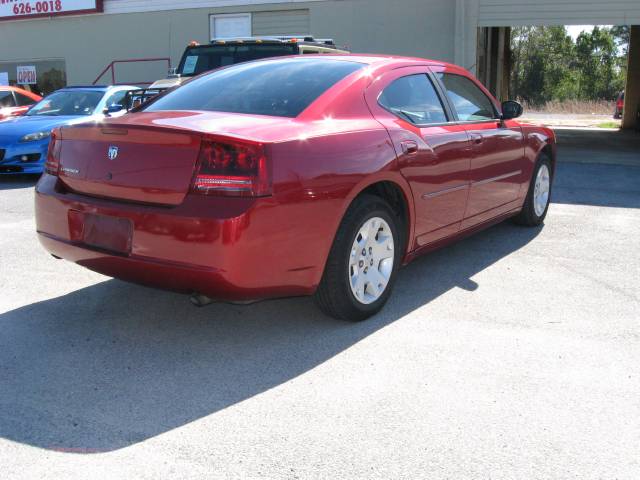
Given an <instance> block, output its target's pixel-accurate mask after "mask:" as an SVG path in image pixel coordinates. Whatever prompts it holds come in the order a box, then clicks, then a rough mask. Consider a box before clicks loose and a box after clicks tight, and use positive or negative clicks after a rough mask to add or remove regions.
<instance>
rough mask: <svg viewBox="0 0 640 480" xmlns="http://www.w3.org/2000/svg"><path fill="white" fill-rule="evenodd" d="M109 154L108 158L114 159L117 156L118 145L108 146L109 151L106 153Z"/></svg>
mask: <svg viewBox="0 0 640 480" xmlns="http://www.w3.org/2000/svg"><path fill="white" fill-rule="evenodd" d="M107 155H108V156H109V160H115V159H116V158H118V147H113V146H111V147H109V152H108V153H107Z"/></svg>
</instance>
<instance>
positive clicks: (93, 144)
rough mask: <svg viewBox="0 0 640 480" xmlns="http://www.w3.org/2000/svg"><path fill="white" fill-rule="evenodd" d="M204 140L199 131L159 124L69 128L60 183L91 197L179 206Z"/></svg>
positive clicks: (63, 144) (65, 134)
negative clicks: (180, 129)
mask: <svg viewBox="0 0 640 480" xmlns="http://www.w3.org/2000/svg"><path fill="white" fill-rule="evenodd" d="M200 142H201V135H200V134H198V133H197V132H196V133H193V132H187V131H179V130H176V129H172V128H167V127H162V126H157V125H156V126H148V125H118V124H109V125H107V124H102V125H100V124H92V125H83V126H78V127H73V128H64V129H63V130H62V141H61V153H60V170H59V176H60V180H61V181H62V182H63V184H64V185H65V186H66V187H67V188H69V189H70V190H71V191H74V192H77V193H82V194H86V195H92V196H97V197H105V198H114V199H119V200H124V201H132V202H141V203H150V204H162V205H178V204H180V203H181V202H182V201H183V200H184V197H185V195H186V194H187V192H188V191H189V187H190V185H191V180H192V177H193V172H194V166H195V163H196V161H197V158H198V152H199V148H200Z"/></svg>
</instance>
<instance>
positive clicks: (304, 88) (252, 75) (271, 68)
mask: <svg viewBox="0 0 640 480" xmlns="http://www.w3.org/2000/svg"><path fill="white" fill-rule="evenodd" d="M363 66H364V65H363V64H361V63H356V62H352V61H344V60H329V59H320V58H312V57H306V58H302V57H300V58H299V59H286V60H269V61H262V62H252V63H246V64H241V65H234V66H232V67H229V68H225V69H221V70H216V71H214V72H211V73H209V74H208V75H205V76H203V77H199V78H196V79H194V80H192V81H190V82H188V83H185V84H184V85H183V86H181V87H180V88H178V89H176V90H173V91H170V92H169V93H167V94H166V95H164V96H161V97H159V98H158V99H157V100H155V101H152V102H151V103H150V104H149V105H148V106H147V107H146V108H144V111H147V112H157V111H165V110H200V111H202V110H204V111H212V112H229V113H245V114H254V115H270V116H277V117H297V116H298V115H299V114H300V113H302V111H303V110H305V109H306V108H307V107H308V106H309V105H311V104H312V103H313V102H314V101H315V100H316V99H317V98H318V97H319V96H320V95H322V94H323V93H324V92H325V91H327V90H328V89H329V88H331V87H332V86H333V85H335V84H336V83H337V82H339V81H340V80H342V79H343V78H345V77H347V76H348V75H350V74H352V73H354V72H356V71H357V70H359V69H361V68H362V67H363Z"/></svg>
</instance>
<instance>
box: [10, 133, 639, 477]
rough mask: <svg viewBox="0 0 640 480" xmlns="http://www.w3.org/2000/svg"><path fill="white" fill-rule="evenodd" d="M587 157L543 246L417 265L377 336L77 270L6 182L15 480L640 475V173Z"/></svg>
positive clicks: (28, 201) (570, 169)
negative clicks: (44, 245)
mask: <svg viewBox="0 0 640 480" xmlns="http://www.w3.org/2000/svg"><path fill="white" fill-rule="evenodd" d="M574 140H575V139H574ZM631 141H637V139H635V140H634V139H632V140H631ZM579 143H580V142H578V144H579ZM639 143H640V142H639ZM636 145H637V144H636ZM567 148H568V150H567V153H566V155H567V157H566V158H564V160H571V161H570V162H562V163H560V165H559V168H558V175H557V179H556V185H555V190H554V198H553V201H554V203H553V204H552V206H551V209H550V214H549V216H548V218H547V221H546V225H545V226H544V228H540V229H533V230H531V229H526V228H521V227H518V226H515V225H512V224H510V223H505V224H502V225H498V226H496V227H494V228H492V229H490V230H488V231H485V232H483V233H480V234H478V235H476V236H474V237H472V238H470V239H468V240H465V241H463V242H461V243H458V244H457V245H455V246H452V247H449V248H446V249H443V250H440V251H438V252H436V253H434V254H431V255H429V256H427V257H425V258H422V259H420V260H418V261H416V262H414V263H412V264H411V265H409V266H408V267H407V268H405V269H404V270H403V271H402V272H401V274H400V277H399V281H398V283H397V286H396V289H395V293H394V295H393V297H392V299H391V301H390V303H389V304H388V306H387V307H386V308H385V309H384V311H383V312H382V313H381V314H380V315H378V316H377V317H375V318H373V319H371V320H370V321H367V322H364V323H361V324H348V323H342V322H339V321H334V320H332V319H329V318H327V317H324V316H323V315H322V314H321V313H319V311H318V310H317V309H316V308H315V306H314V304H313V301H312V300H311V299H307V298H299V299H285V300H277V301H270V302H263V303H259V304H255V305H251V306H245V307H243V306H232V305H225V304H215V305H211V306H209V307H207V308H203V309H197V308H195V307H193V306H191V305H190V304H189V302H188V299H187V298H186V297H184V296H181V295H176V294H172V293H166V292H160V291H155V290H151V289H147V288H143V287H139V286H135V285H130V284H126V283H123V282H120V281H117V280H112V279H109V278H107V277H103V276H101V275H98V274H94V273H92V272H89V271H87V270H84V269H82V268H81V267H78V266H75V265H73V264H71V263H68V262H63V261H57V260H55V259H53V258H52V257H50V256H48V255H47V254H46V253H45V252H44V250H43V249H41V248H40V247H39V245H38V243H37V240H36V238H35V234H34V219H33V201H32V197H33V181H29V180H24V179H19V180H6V179H0V247H1V248H0V284H1V285H0V286H1V291H2V295H1V296H0V478H3V479H13V478H25V479H34V478H51V479H60V478H78V479H84V478H142V479H157V478H162V477H165V478H201V477H203V476H205V475H206V476H208V478H262V477H263V478H412V479H413V478H429V479H439V478H443V479H444V478H451V479H489V478H490V479H516V478H522V479H533V478H562V479H564V478H580V479H629V480H636V479H638V478H640V455H639V447H638V446H639V445H640V321H639V320H640V249H639V246H640V240H639V238H640V159H638V163H637V166H633V165H632V164H630V163H629V161H628V159H629V158H630V157H629V155H628V152H627V151H626V150H625V152H624V155H621V156H620V158H622V157H624V161H623V162H621V163H625V165H602V164H580V163H573V162H574V161H585V162H589V161H590V160H593V158H591V157H594V156H602V155H604V156H605V157H607V158H605V160H607V159H608V160H611V162H608V163H616V161H615V158H617V154H616V153H615V151H614V150H615V145H614V147H613V149H612V148H611V146H609V147H607V148H608V150H605V149H604V147H603V148H602V149H600V150H598V149H591V150H589V149H586V150H583V151H575V148H574V150H573V151H571V152H570V153H571V155H573V157H569V148H570V146H567ZM638 151H640V149H637V150H636V152H638ZM632 153H633V152H632ZM638 155H640V154H638ZM265 274H268V273H267V272H265Z"/></svg>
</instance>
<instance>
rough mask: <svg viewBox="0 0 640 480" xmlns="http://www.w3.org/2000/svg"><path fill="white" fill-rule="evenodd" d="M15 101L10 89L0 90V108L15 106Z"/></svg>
mask: <svg viewBox="0 0 640 480" xmlns="http://www.w3.org/2000/svg"><path fill="white" fill-rule="evenodd" d="M15 106H16V102H15V100H14V99H13V94H12V93H11V91H5V92H0V108H7V107H15Z"/></svg>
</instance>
